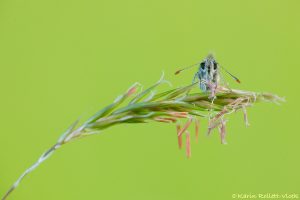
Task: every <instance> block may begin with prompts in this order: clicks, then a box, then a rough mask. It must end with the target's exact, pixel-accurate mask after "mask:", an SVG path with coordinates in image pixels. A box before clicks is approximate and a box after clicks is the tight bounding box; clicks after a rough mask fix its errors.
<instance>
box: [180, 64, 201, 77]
mask: <svg viewBox="0 0 300 200" xmlns="http://www.w3.org/2000/svg"><path fill="white" fill-rule="evenodd" d="M199 63H200V62H198V63H195V64H193V65H190V66H188V67H185V68H183V69H180V70H177V71H176V72H175V75H177V74H179V73H180V72H182V71H184V70H187V69H190V68H192V67H194V66H196V65H198V64H199Z"/></svg>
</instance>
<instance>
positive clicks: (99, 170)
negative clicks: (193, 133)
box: [0, 0, 300, 200]
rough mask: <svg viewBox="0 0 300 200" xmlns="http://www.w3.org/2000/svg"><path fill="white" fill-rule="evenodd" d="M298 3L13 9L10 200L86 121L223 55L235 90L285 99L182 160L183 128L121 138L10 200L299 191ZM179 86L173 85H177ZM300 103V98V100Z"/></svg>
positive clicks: (180, 81) (38, 178) (4, 111)
mask: <svg viewBox="0 0 300 200" xmlns="http://www.w3.org/2000/svg"><path fill="white" fill-rule="evenodd" d="M299 8H300V3H299V1H297V0H288V1H276V0H265V1H261V0H252V1H238V0H237V1H199V0H187V1H171V0H168V1H158V0H153V1H144V0H128V1H108V0H101V1H95V0H86V1H77V0H75V1H74V0H72V1H71V0H52V1H38V0H26V1H25V0H1V1H0V67H1V73H0V76H1V77H0V85H1V86H0V87H1V100H0V101H1V104H0V107H1V116H0V118H1V120H0V121H1V133H0V158H1V163H0V194H1V195H2V194H4V192H5V191H6V190H7V189H8V188H9V187H10V186H11V184H12V183H13V182H14V181H15V180H16V179H17V177H18V176H19V175H20V174H21V173H22V172H23V171H24V170H25V169H26V168H27V167H29V166H30V165H31V164H32V163H33V162H34V161H35V160H36V159H37V158H38V157H39V156H40V154H41V153H43V152H44V150H46V149H47V148H48V147H50V146H51V145H52V144H54V142H55V141H56V140H57V138H58V137H59V136H60V134H61V133H62V132H63V131H64V130H65V129H66V128H67V127H68V126H69V125H70V124H71V123H72V122H73V121H74V120H76V119H77V117H78V116H81V115H82V116H83V118H86V117H88V116H89V115H91V114H93V113H94V112H96V111H97V110H98V109H100V108H102V107H103V106H105V105H107V104H108V103H110V102H111V101H112V100H113V99H114V98H115V97H116V96H117V95H119V94H120V93H122V92H123V91H125V90H126V89H127V88H128V87H129V86H130V85H131V84H132V83H134V82H136V81H138V82H140V83H142V84H143V85H145V86H149V85H150V84H152V83H154V82H155V81H157V80H158V79H159V77H160V75H161V72H162V71H164V72H165V74H166V79H168V80H169V81H171V82H172V83H173V85H174V86H180V85H184V84H187V83H190V82H191V79H192V76H193V73H194V70H191V71H189V72H185V73H183V74H182V75H181V76H176V77H175V76H174V75H173V73H174V71H176V69H178V68H179V67H180V66H185V65H189V64H193V63H195V62H197V61H199V60H201V59H203V58H204V57H205V56H206V55H207V53H209V52H214V53H215V55H216V58H217V60H218V61H219V62H220V63H221V64H223V65H224V66H226V67H227V68H228V70H230V71H231V72H232V73H234V74H235V75H237V76H238V77H239V78H240V79H241V81H242V84H240V85H237V84H235V83H234V82H233V81H231V80H230V79H229V78H227V80H228V81H229V82H230V85H231V87H234V88H240V89H246V90H253V91H268V92H273V93H276V94H279V95H281V96H285V97H286V99H287V102H286V103H284V104H283V105H281V106H277V105H275V104H268V103H262V104H258V105H256V106H254V107H253V108H250V109H249V111H248V113H249V120H250V123H251V126H250V127H249V128H245V126H244V123H243V119H242V114H241V113H236V114H234V115H232V116H231V117H230V121H229V123H228V128H227V130H228V137H227V140H228V143H229V144H228V145H221V144H220V140H219V137H218V134H217V133H216V132H214V133H213V135H212V136H211V137H206V135H205V133H206V132H205V129H206V125H205V124H206V123H207V122H206V121H202V125H203V126H202V127H201V136H200V142H199V144H198V145H196V144H195V142H194V141H193V143H192V154H193V156H192V158H191V159H187V158H186V157H185V155H184V151H179V150H178V148H177V139H176V136H175V127H174V126H172V125H167V124H161V123H151V124H140V125H127V126H116V127H113V128H111V129H108V130H106V131H105V132H104V134H101V135H96V136H93V137H89V138H86V139H83V140H78V141H76V142H73V143H71V144H69V145H66V146H64V147H63V148H62V149H60V150H59V151H58V152H56V153H55V154H54V155H53V157H51V158H50V159H49V160H47V161H46V162H45V163H44V164H42V165H41V166H40V167H39V168H38V169H37V170H36V171H34V172H33V173H32V174H30V175H29V176H28V177H26V179H25V180H24V181H23V182H22V183H21V185H20V187H19V188H18V189H17V190H16V191H15V192H14V193H13V194H12V196H11V198H10V199H16V200H18V199H30V200H34V199H37V200H40V199H43V200H48V199H51V200H52V199H64V200H67V199H72V200H75V199H106V200H115V199H124V200H127V199H128V200H129V199H130V200H140V199H145V200H148V199H149V200H153V199H156V200H160V199H161V200H162V199H164V200H165V199H170V200H177V199H191V200H196V199H197V200H198V199H232V194H235V193H246V194H250V193H252V194H257V193H298V194H299V193H300V189H299V188H300V187H299V185H300V174H299V168H300V161H299V152H300V151H299V150H300V145H299V139H300V135H299V122H298V120H299V111H300V110H299V107H298V105H299V103H297V101H299V97H300V96H299V82H298V80H299V78H298V77H299V72H300V70H299V66H300V65H299V64H300V62H299V50H300V48H299V45H300V42H299V41H300V40H299V35H300V25H299V20H300V12H299ZM165 87H167V86H165ZM297 98H298V99H297Z"/></svg>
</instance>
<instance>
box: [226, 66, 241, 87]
mask: <svg viewBox="0 0 300 200" xmlns="http://www.w3.org/2000/svg"><path fill="white" fill-rule="evenodd" d="M221 68H222V69H223V70H224V71H225V72H226V73H227V74H229V75H230V76H231V77H232V78H233V79H234V80H235V81H236V82H238V83H241V81H240V79H238V78H237V77H236V76H234V75H233V74H231V73H230V72H229V71H228V70H227V69H225V68H224V67H223V66H221Z"/></svg>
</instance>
